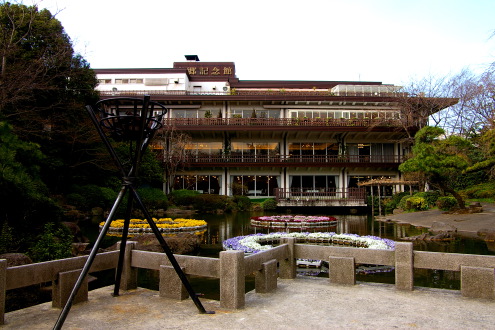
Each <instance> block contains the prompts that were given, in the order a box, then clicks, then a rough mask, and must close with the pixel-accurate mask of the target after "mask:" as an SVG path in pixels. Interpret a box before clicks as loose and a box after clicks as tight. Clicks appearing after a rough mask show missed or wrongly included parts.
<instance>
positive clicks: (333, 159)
mask: <svg viewBox="0 0 495 330" xmlns="http://www.w3.org/2000/svg"><path fill="white" fill-rule="evenodd" d="M402 161H403V157H402V156H398V155H373V156H359V155H354V156H345V155H341V156H339V155H312V156H311V155H299V156H294V155H278V156H277V155H274V156H270V155H266V156H265V155H258V156H248V155H233V154H228V155H220V156H215V155H191V156H188V157H186V159H185V160H184V164H186V165H187V166H204V165H209V166H214V165H217V166H252V165H267V166H301V165H305V166H331V165H337V166H346V165H350V164H352V165H354V166H361V167H362V166H371V167H373V166H396V165H399V164H400V163H401V162H402Z"/></svg>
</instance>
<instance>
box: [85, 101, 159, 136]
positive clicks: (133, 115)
mask: <svg viewBox="0 0 495 330" xmlns="http://www.w3.org/2000/svg"><path fill="white" fill-rule="evenodd" d="M95 112H96V113H95V115H96V117H97V118H98V120H99V123H100V126H101V127H102V128H104V129H105V130H107V131H108V132H110V136H112V137H113V138H114V139H115V140H118V141H136V140H138V139H139V138H151V137H152V136H153V134H154V133H155V132H156V131H157V130H158V129H159V128H161V127H162V126H163V124H162V118H163V116H164V115H165V114H166V113H167V108H166V107H165V106H164V105H162V104H160V103H158V102H154V101H150V100H149V96H145V97H144V98H142V99H140V98H128V97H116V98H110V99H104V100H101V101H99V102H97V103H96V111H95Z"/></svg>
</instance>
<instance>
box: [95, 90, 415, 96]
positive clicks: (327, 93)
mask: <svg viewBox="0 0 495 330" xmlns="http://www.w3.org/2000/svg"><path fill="white" fill-rule="evenodd" d="M100 95H101V96H106V97H108V96H143V95H168V96H204V95H206V96H278V97H280V96H304V97H306V96H318V97H336V98H338V97H375V98H377V97H389V98H399V97H402V98H404V97H408V96H409V95H408V94H407V93H398V92H356V91H347V92H346V91H339V92H331V91H327V90H290V89H273V90H252V89H235V88H232V89H231V90H230V91H186V90H175V91H173V90H116V91H113V90H112V91H100Z"/></svg>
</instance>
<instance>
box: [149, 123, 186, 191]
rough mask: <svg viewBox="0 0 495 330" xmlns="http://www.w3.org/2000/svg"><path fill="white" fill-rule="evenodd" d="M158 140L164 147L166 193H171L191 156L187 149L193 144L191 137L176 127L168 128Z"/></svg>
mask: <svg viewBox="0 0 495 330" xmlns="http://www.w3.org/2000/svg"><path fill="white" fill-rule="evenodd" d="M157 139H159V141H161V143H162V147H163V164H164V167H165V192H166V193H169V192H170V191H171V190H172V187H173V184H174V178H175V174H176V173H177V171H178V170H179V168H180V167H181V166H182V165H184V163H185V161H186V160H187V157H188V156H189V152H188V151H187V148H186V147H187V146H188V145H189V144H191V136H189V135H188V134H186V133H184V132H181V131H178V130H177V129H176V128H175V126H166V127H165V128H164V130H163V131H162V132H161V134H160V137H159V138H157Z"/></svg>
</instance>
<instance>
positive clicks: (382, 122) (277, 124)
mask: <svg viewBox="0 0 495 330" xmlns="http://www.w3.org/2000/svg"><path fill="white" fill-rule="evenodd" d="M164 125H165V127H179V128H181V127H184V129H187V130H189V131H195V130H224V131H237V130H239V128H240V127H242V129H243V130H249V129H251V130H272V129H279V130H280V129H283V130H284V131H289V130H307V129H308V127H311V128H318V127H320V128H324V129H325V130H327V129H332V130H334V131H362V130H363V129H366V130H369V131H391V130H396V129H397V128H399V127H403V124H402V122H401V121H400V120H399V119H385V118H375V119H332V118H304V119H303V118H168V119H164Z"/></svg>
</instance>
